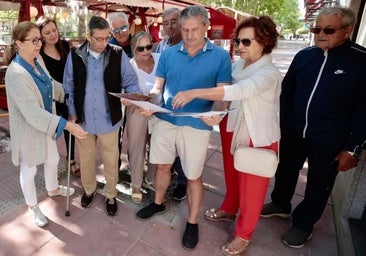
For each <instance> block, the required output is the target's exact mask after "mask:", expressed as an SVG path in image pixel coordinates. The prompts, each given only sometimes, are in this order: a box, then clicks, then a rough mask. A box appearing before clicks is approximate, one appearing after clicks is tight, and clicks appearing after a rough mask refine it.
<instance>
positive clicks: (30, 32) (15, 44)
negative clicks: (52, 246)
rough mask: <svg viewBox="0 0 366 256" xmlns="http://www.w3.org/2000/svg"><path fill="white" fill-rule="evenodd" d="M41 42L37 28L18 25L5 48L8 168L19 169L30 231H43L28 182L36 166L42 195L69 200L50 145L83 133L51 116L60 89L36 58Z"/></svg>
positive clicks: (54, 149) (43, 220) (33, 189)
mask: <svg viewBox="0 0 366 256" xmlns="http://www.w3.org/2000/svg"><path fill="white" fill-rule="evenodd" d="M41 47H42V37H41V33H40V30H39V27H38V26H37V25H36V24H34V23H32V22H29V21H25V22H21V23H19V24H18V25H17V26H15V28H14V29H13V32H12V42H11V44H10V45H9V46H8V47H7V48H6V51H5V58H6V61H7V63H8V64H9V67H8V69H7V71H6V74H5V84H6V94H7V101H8V106H9V122H10V136H11V147H12V162H13V164H14V165H17V166H19V165H20V184H21V188H22V191H23V195H24V197H25V202H26V204H27V205H28V207H29V211H30V214H31V216H32V220H33V222H34V224H35V225H36V226H39V227H43V226H45V225H46V224H47V218H46V217H45V216H44V215H43V213H42V212H41V210H40V209H39V206H38V202H37V193H36V186H35V182H34V177H35V175H36V172H37V165H40V164H43V165H44V174H45V175H44V176H45V183H46V189H47V191H48V192H47V194H48V196H50V197H53V196H67V194H68V193H69V194H70V195H72V194H73V193H74V189H72V188H70V189H69V191H68V189H67V188H66V187H65V186H59V184H58V180H57V166H58V162H59V154H58V151H57V145H56V139H57V138H58V137H59V136H61V134H62V131H63V130H64V129H66V130H68V131H69V132H70V133H72V134H73V135H75V136H76V137H78V138H80V139H82V138H84V137H85V136H86V134H87V133H86V132H84V130H83V129H82V128H81V127H80V126H79V125H77V124H74V123H72V122H68V121H67V120H65V119H64V118H62V117H60V116H57V115H56V113H55V104H54V102H55V101H63V97H64V92H63V88H62V85H61V84H60V83H58V82H57V81H54V80H53V79H52V78H51V77H50V75H49V73H48V71H47V69H46V67H45V65H44V63H43V60H42V58H40V56H39V52H40V50H41Z"/></svg>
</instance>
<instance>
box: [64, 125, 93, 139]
mask: <svg viewBox="0 0 366 256" xmlns="http://www.w3.org/2000/svg"><path fill="white" fill-rule="evenodd" d="M65 129H66V130H68V131H69V132H70V133H71V134H72V135H74V136H75V137H76V138H78V139H85V138H86V136H87V135H88V132H86V131H84V129H83V128H81V126H80V125H78V124H76V123H75V122H71V121H67V123H66V126H65Z"/></svg>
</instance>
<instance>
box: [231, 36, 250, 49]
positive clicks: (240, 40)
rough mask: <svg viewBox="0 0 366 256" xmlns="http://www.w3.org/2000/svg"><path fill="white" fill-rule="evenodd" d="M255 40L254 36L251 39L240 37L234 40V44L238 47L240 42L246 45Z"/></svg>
mask: <svg viewBox="0 0 366 256" xmlns="http://www.w3.org/2000/svg"><path fill="white" fill-rule="evenodd" d="M253 40H255V39H254V38H253V39H250V38H243V39H240V38H234V39H233V41H234V44H235V46H236V47H238V46H239V45H240V43H241V44H242V45H244V46H246V47H248V46H250V45H251V44H252V41H253Z"/></svg>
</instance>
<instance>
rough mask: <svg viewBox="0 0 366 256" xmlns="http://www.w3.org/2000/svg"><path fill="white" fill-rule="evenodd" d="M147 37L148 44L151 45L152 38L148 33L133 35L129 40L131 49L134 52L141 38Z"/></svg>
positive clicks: (141, 32) (140, 32)
mask: <svg viewBox="0 0 366 256" xmlns="http://www.w3.org/2000/svg"><path fill="white" fill-rule="evenodd" d="M144 37H147V38H148V39H149V40H150V42H151V43H152V37H151V35H150V34H149V33H147V32H145V31H139V32H137V33H136V34H134V35H133V37H132V38H131V49H132V50H133V51H134V52H135V51H136V48H137V45H138V43H139V42H140V40H141V38H144Z"/></svg>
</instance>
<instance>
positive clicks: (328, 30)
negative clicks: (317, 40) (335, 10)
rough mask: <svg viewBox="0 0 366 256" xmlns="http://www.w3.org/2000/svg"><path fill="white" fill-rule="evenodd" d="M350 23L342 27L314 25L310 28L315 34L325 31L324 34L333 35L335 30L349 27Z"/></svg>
mask: <svg viewBox="0 0 366 256" xmlns="http://www.w3.org/2000/svg"><path fill="white" fill-rule="evenodd" d="M348 26H349V25H344V26H342V27H340V28H337V29H335V28H321V27H312V28H310V32H311V33H313V34H319V33H320V32H322V31H323V33H324V34H326V35H333V34H334V33H335V32H337V31H338V30H341V29H342V28H345V27H348Z"/></svg>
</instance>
